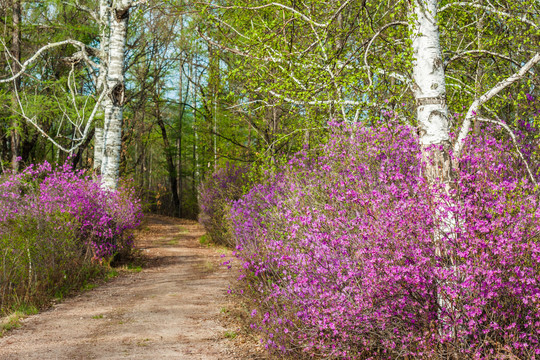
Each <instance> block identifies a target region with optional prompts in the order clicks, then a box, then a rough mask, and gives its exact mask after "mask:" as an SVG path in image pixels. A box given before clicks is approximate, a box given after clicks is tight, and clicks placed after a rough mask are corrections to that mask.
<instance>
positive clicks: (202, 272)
mask: <svg viewBox="0 0 540 360" xmlns="http://www.w3.org/2000/svg"><path fill="white" fill-rule="evenodd" d="M203 233H204V232H203V230H202V228H201V227H200V226H199V225H198V224H197V223H195V222H192V221H188V220H180V219H173V218H168V217H163V216H149V217H148V218H147V226H146V228H145V230H143V231H141V233H140V234H139V236H138V239H139V240H138V243H137V246H138V247H140V248H142V249H144V250H143V251H144V254H145V255H146V256H148V257H150V258H151V260H150V262H149V266H148V267H145V268H143V271H142V272H140V273H134V274H130V275H127V276H121V277H119V278H116V279H114V280H112V281H110V282H108V283H107V284H105V285H103V286H100V287H97V288H95V289H93V290H91V291H88V292H85V293H83V294H81V295H79V296H77V297H75V298H71V299H68V300H66V301H64V302H63V303H61V304H59V305H56V306H54V307H53V308H52V309H50V310H48V311H45V312H43V313H41V314H38V315H35V316H31V317H29V318H27V319H25V320H23V326H22V327H21V328H20V329H17V330H15V331H13V332H11V333H9V334H7V335H6V336H5V337H3V338H1V339H0V359H3V360H7V359H39V360H47V359H69V360H75V359H84V360H86V359H145V360H147V359H155V360H160V359H186V360H187V359H189V360H199V359H201V360H202V359H205V360H206V359H208V360H211V359H234V358H236V357H235V356H233V355H232V353H231V352H230V351H229V350H227V341H228V339H226V337H225V336H224V334H225V331H226V329H224V328H223V327H222V326H221V325H220V324H219V323H218V320H217V319H218V318H219V312H220V309H221V307H222V306H223V304H225V303H226V299H225V295H226V292H227V286H228V281H227V278H228V276H230V274H228V272H227V270H226V269H225V268H224V267H223V266H220V265H219V263H220V262H221V261H222V259H221V258H220V254H219V253H218V252H217V251H216V250H215V249H212V248H204V247H201V246H200V245H199V242H198V238H199V237H200V236H201V235H202V234H203Z"/></svg>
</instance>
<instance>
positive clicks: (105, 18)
mask: <svg viewBox="0 0 540 360" xmlns="http://www.w3.org/2000/svg"><path fill="white" fill-rule="evenodd" d="M107 6H108V2H107V0H100V1H99V20H100V21H101V24H99V28H100V36H101V38H100V43H99V48H100V50H101V54H107V53H108V50H109V32H108V30H109V27H108V26H107V25H108V24H109V21H110V19H109V12H108V11H107ZM106 76H107V58H105V57H104V56H101V57H100V59H99V76H98V79H97V84H96V89H97V93H98V94H99V93H101V92H103V91H107V89H106V87H105V86H106V83H105V79H106ZM110 103H111V99H110V98H109V97H108V96H106V97H105V98H104V99H103V101H102V103H101V106H100V111H99V112H100V113H99V115H98V118H99V119H105V109H107V108H110V106H111V104H110ZM102 162H103V124H96V127H95V132H94V172H95V173H98V174H100V173H101V164H102Z"/></svg>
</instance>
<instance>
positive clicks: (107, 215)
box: [0, 162, 142, 314]
mask: <svg viewBox="0 0 540 360" xmlns="http://www.w3.org/2000/svg"><path fill="white" fill-rule="evenodd" d="M141 218H142V212H141V206H140V204H139V202H138V200H136V199H135V197H134V195H133V192H132V190H131V188H130V186H129V184H123V185H121V186H120V187H119V189H118V190H105V189H103V188H102V187H101V186H100V184H99V182H98V181H95V180H93V179H92V178H91V177H90V176H88V175H86V174H85V172H84V171H83V170H76V171H75V170H73V169H72V168H71V166H70V165H69V164H68V163H66V164H64V165H63V166H57V167H53V166H51V165H50V164H49V163H46V162H45V163H43V164H36V165H30V166H28V167H27V168H25V169H24V170H22V171H21V172H19V173H17V174H9V173H8V174H5V175H3V176H2V177H0V314H8V313H12V312H13V311H16V310H17V309H19V308H20V307H21V306H22V307H38V308H39V307H40V306H43V305H45V304H47V303H48V301H49V300H50V299H53V298H62V297H63V296H64V295H66V294H67V293H69V292H70V291H71V290H73V289H80V288H84V287H86V286H88V283H89V282H90V281H91V280H92V279H94V278H97V277H102V276H106V275H107V274H110V273H111V271H109V270H108V269H109V268H108V267H109V264H110V263H111V261H112V260H113V259H115V258H122V257H127V256H129V255H130V254H131V251H132V245H133V237H132V230H133V229H134V228H135V227H137V226H138V224H139V223H140V221H141Z"/></svg>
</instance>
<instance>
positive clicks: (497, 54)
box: [444, 49, 519, 67]
mask: <svg viewBox="0 0 540 360" xmlns="http://www.w3.org/2000/svg"><path fill="white" fill-rule="evenodd" d="M469 54H487V55H491V56H495V57H498V58H501V59H504V60H507V61H510V62H511V63H514V64H516V65H519V63H518V62H517V61H515V60H514V59H512V58H511V57H509V56H506V55H503V54H499V53H496V52H494V51H488V50H480V49H478V50H467V51H463V52H461V53H459V54H457V55H454V56H452V57H451V58H450V59H448V60H447V61H445V63H444V66H445V67H446V66H448V64H450V63H451V62H452V61H455V60H457V59H459V58H462V57H465V56H467V55H469Z"/></svg>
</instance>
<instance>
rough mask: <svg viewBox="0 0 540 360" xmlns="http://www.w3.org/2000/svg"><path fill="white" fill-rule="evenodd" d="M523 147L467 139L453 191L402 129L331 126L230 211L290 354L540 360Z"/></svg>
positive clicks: (252, 289)
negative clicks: (322, 140)
mask: <svg viewBox="0 0 540 360" xmlns="http://www.w3.org/2000/svg"><path fill="white" fill-rule="evenodd" d="M512 146H513V145H512V144H511V143H509V142H508V141H502V140H497V139H496V138H494V137H493V136H491V135H490V134H489V133H488V132H486V133H484V134H483V135H482V136H479V137H476V138H474V137H473V138H470V139H469V140H468V143H467V146H466V150H465V155H464V156H463V157H462V158H461V159H460V160H459V170H458V171H457V172H456V174H455V176H454V180H453V182H452V184H451V186H450V189H449V191H445V189H444V187H443V186H441V185H433V184H429V183H427V182H426V180H425V179H424V177H423V173H424V172H425V164H424V163H423V162H422V156H421V152H420V146H419V144H418V141H417V139H416V137H415V135H414V134H413V133H412V131H411V130H410V129H409V128H407V127H404V126H400V125H392V124H391V125H387V126H383V127H380V128H352V127H346V126H342V125H334V131H333V134H332V136H331V139H330V141H329V142H328V144H326V145H325V146H324V147H323V148H321V149H319V153H318V154H317V155H316V156H313V155H312V156H309V155H308V154H306V153H300V154H298V155H297V156H296V157H295V158H294V159H293V160H291V161H290V162H289V164H288V165H287V166H286V167H284V168H282V169H281V172H280V173H279V174H278V175H275V176H273V177H272V176H271V177H270V179H269V180H268V181H266V182H265V183H263V184H261V185H258V186H255V187H253V189H252V190H251V191H250V192H249V193H247V194H246V195H245V196H244V197H242V198H241V199H240V200H239V201H237V202H236V203H235V204H234V206H233V208H232V210H231V220H232V222H233V224H234V235H235V237H236V241H237V251H236V256H237V257H238V258H239V260H240V261H241V264H242V265H241V270H240V276H239V283H240V288H239V289H238V290H237V291H238V292H239V293H242V294H244V295H246V296H247V297H248V298H250V299H252V300H253V303H252V304H253V306H254V309H253V312H252V316H253V324H252V327H253V328H254V329H257V330H259V331H261V332H262V333H263V334H265V339H266V340H265V341H266V346H267V347H268V348H269V349H270V350H272V351H275V352H276V353H277V354H281V355H283V356H294V358H301V357H306V358H312V357H321V358H328V359H366V358H406V357H407V356H408V357H413V358H426V359H427V358H429V359H450V358H452V359H454V358H459V359H465V358H470V359H491V358H493V359H495V358H497V359H498V358H501V357H509V358H512V357H513V358H519V359H534V358H535V357H536V358H537V359H538V358H540V335H539V330H538V329H540V239H539V234H540V218H539V215H540V212H539V210H538V205H539V199H538V194H537V192H536V190H535V186H534V184H532V183H531V182H530V181H529V180H528V178H527V174H526V172H525V170H524V167H523V164H522V163H521V160H520V159H519V158H518V157H517V156H515V155H514V154H515V152H514V151H513V150H512Z"/></svg>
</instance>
